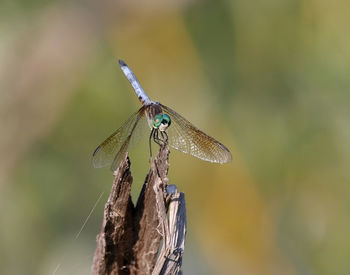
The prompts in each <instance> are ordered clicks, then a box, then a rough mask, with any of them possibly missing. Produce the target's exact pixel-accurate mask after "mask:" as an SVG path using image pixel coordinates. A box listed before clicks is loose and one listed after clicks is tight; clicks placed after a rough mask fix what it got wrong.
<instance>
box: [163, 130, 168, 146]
mask: <svg viewBox="0 0 350 275" xmlns="http://www.w3.org/2000/svg"><path fill="white" fill-rule="evenodd" d="M163 133H164V136H165V139H164V142H165V143H168V134H167V133H166V132H165V131H164V132H163Z"/></svg>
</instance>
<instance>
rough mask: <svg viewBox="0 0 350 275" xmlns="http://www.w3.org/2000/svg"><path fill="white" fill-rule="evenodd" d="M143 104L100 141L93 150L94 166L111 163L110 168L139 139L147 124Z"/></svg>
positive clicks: (115, 165) (114, 166) (98, 166)
mask: <svg viewBox="0 0 350 275" xmlns="http://www.w3.org/2000/svg"><path fill="white" fill-rule="evenodd" d="M144 110H145V106H142V107H141V108H140V109H139V110H138V111H137V112H136V113H134V114H133V115H132V116H131V117H130V118H129V119H128V120H127V121H126V122H125V123H124V124H123V125H122V126H121V127H120V128H119V129H118V130H116V131H115V132H114V133H113V134H112V135H111V136H109V137H108V138H107V139H106V140H105V141H104V142H102V143H101V144H100V145H99V146H98V147H97V148H96V150H95V151H94V153H93V157H92V163H93V165H94V167H95V168H101V167H105V166H108V165H111V164H113V165H112V166H113V167H111V169H112V170H114V168H116V167H117V166H118V165H119V162H120V160H121V158H122V157H124V154H125V153H126V151H127V150H128V149H131V148H132V147H133V146H134V145H136V144H137V142H138V141H139V140H140V138H141V136H142V133H143V132H145V131H141V130H140V129H141V128H142V129H144V128H145V125H147V124H146V123H145V122H146V118H145V115H144Z"/></svg>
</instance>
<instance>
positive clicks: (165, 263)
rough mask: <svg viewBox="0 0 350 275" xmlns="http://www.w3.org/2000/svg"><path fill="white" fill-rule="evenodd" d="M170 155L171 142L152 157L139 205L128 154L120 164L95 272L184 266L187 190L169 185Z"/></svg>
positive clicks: (174, 271)
mask: <svg viewBox="0 0 350 275" xmlns="http://www.w3.org/2000/svg"><path fill="white" fill-rule="evenodd" d="M168 156H169V150H168V148H167V146H162V147H161V148H160V150H159V153H158V155H157V157H156V159H155V160H153V159H151V169H150V172H149V173H148V175H147V177H146V180H145V183H144V185H143V187H142V190H141V193H140V195H139V198H138V201H137V204H136V206H134V205H133V203H132V200H131V196H130V191H131V184H132V176H131V172H130V161H129V158H128V156H127V155H126V156H125V158H124V159H123V161H122V162H121V164H120V165H119V167H118V169H117V171H116V172H115V173H114V176H115V179H114V183H113V186H112V189H111V193H110V196H109V198H108V201H107V203H106V205H105V209H104V218H103V222H102V228H101V231H100V233H99V234H98V235H97V238H96V241H97V247H96V251H95V255H94V260H93V265H92V274H178V273H179V272H180V268H181V261H182V254H183V250H184V242H185V233H186V209H185V200H184V194H183V193H178V192H177V189H176V186H175V185H171V186H167V183H168V178H167V174H168V168H169V163H168ZM168 210H169V211H168ZM167 212H168V214H169V218H168V216H167ZM162 241H163V242H162ZM161 244H162V247H160V246H161Z"/></svg>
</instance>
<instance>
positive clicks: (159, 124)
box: [153, 114, 171, 132]
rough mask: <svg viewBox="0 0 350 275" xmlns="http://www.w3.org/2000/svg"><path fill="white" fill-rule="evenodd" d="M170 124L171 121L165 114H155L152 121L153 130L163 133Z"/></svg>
mask: <svg viewBox="0 0 350 275" xmlns="http://www.w3.org/2000/svg"><path fill="white" fill-rule="evenodd" d="M170 124H171V119H170V117H169V116H168V115H167V114H157V115H156V116H155V117H154V119H153V128H155V129H159V131H161V132H164V131H165V130H166V129H167V128H168V127H169V126H170Z"/></svg>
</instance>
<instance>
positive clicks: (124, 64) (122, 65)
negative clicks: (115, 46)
mask: <svg viewBox="0 0 350 275" xmlns="http://www.w3.org/2000/svg"><path fill="white" fill-rule="evenodd" d="M118 61H119V65H120V67H125V66H128V65H126V63H125V62H124V61H123V60H121V59H119V60H118Z"/></svg>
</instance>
